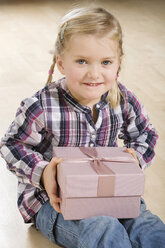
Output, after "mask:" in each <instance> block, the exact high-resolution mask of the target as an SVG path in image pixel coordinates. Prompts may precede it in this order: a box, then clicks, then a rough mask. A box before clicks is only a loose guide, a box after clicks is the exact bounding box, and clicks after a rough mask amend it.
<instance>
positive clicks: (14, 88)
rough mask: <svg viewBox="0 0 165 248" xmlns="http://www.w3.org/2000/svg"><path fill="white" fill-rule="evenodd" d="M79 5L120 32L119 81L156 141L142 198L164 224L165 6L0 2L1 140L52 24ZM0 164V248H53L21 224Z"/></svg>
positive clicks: (39, 73) (39, 68)
mask: <svg viewBox="0 0 165 248" xmlns="http://www.w3.org/2000/svg"><path fill="white" fill-rule="evenodd" d="M79 2H80V3H82V2H83V3H87V4H89V3H91V2H95V3H96V4H98V5H99V6H103V7H106V8H107V9H108V10H110V11H111V12H112V13H113V14H114V15H116V16H117V17H118V19H119V20H120V23H121V25H122V27H123V32H124V53H125V55H124V59H123V63H122V71H121V74H120V80H121V81H122V82H123V83H124V84H125V85H126V86H127V87H129V88H130V89H131V90H133V91H134V92H135V93H136V95H137V96H138V97H139V98H140V99H141V101H142V102H143V103H144V105H145V107H146V110H147V112H148V114H149V116H150V119H151V121H152V123H153V124H154V126H155V127H156V128H157V130H158V132H159V137H160V138H159V142H158V145H157V147H156V154H157V155H156V158H155V161H154V163H153V165H152V166H151V167H150V168H148V169H147V170H146V171H145V174H146V187H145V193H144V199H145V200H146V203H147V206H148V208H149V209H150V210H151V211H152V212H153V213H155V214H157V215H158V216H160V217H161V219H162V220H163V221H164V222H165V124H164V123H165V114H164V113H165V70H164V64H165V45H164V44H165V33H164V27H165V1H160V0H157V1H155V0H150V1H148V0H122V1H121V0H120V1H117V0H114V1H111V0H109V1H102V0H100V1H69V0H68V1H67V0H66V1H64V0H60V1H46V0H45V1H25V2H24V1H20V2H18V1H16V2H15V1H12V0H11V1H5V0H4V1H0V61H1V62H0V136H2V135H4V133H5V131H6V130H7V128H8V126H9V125H10V123H11V121H12V120H13V118H14V115H15V112H16V109H17V107H18V106H19V103H20V101H21V100H22V99H23V98H25V97H28V96H31V95H32V94H33V93H35V92H36V91H37V90H38V89H40V88H42V87H43V85H44V84H45V81H46V78H47V72H48V69H49V65H50V64H51V59H52V55H51V54H50V50H52V49H53V45H54V40H55V37H56V32H57V30H56V28H57V25H56V24H57V22H58V20H59V18H60V16H61V15H63V14H64V13H65V12H66V11H68V10H69V9H70V8H72V7H74V6H79V5H80V6H81V5H82V4H79ZM58 77H60V75H59V74H58V73H56V78H58ZM0 165H1V166H0V199H1V203H0V247H1V248H17V247H21V248H29V247H30V248H37V247H38V248H45V247H47V248H50V247H55V246H54V245H53V244H51V243H50V242H49V241H48V240H47V239H46V238H45V237H44V236H43V235H42V234H40V233H39V232H37V231H36V230H35V229H34V228H33V227H31V226H30V225H25V224H24V223H23V221H22V218H21V216H20V214H19V213H18V210H17V206H16V198H17V192H16V190H17V182H16V178H15V177H14V176H13V175H12V174H11V173H9V172H8V171H7V170H6V168H5V162H4V161H3V160H2V159H1V158H0Z"/></svg>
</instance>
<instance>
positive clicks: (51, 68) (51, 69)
mask: <svg viewBox="0 0 165 248" xmlns="http://www.w3.org/2000/svg"><path fill="white" fill-rule="evenodd" d="M55 64H56V55H55V54H54V56H53V63H52V65H51V67H50V69H49V76H48V80H47V82H46V85H48V84H50V83H51V82H52V75H53V73H54V67H55Z"/></svg>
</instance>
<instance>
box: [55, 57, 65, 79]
mask: <svg viewBox="0 0 165 248" xmlns="http://www.w3.org/2000/svg"><path fill="white" fill-rule="evenodd" d="M63 64H64V62H63V58H62V56H60V55H57V56H56V65H57V68H58V70H59V71H60V72H61V74H63V75H65V72H64V65H63Z"/></svg>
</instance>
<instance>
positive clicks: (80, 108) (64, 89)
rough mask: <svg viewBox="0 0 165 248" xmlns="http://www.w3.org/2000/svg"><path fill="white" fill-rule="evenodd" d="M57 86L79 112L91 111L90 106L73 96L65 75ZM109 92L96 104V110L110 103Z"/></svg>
mask: <svg viewBox="0 0 165 248" xmlns="http://www.w3.org/2000/svg"><path fill="white" fill-rule="evenodd" d="M57 88H58V90H59V93H61V94H62V95H63V96H64V98H65V99H66V100H67V102H68V103H69V104H70V105H72V106H73V108H74V109H75V110H76V111H78V112H84V113H89V112H91V109H90V108H89V107H88V106H83V105H81V104H80V103H79V102H77V100H76V99H75V98H74V97H73V96H72V94H71V93H70V91H69V89H68V88H67V85H66V78H65V77H63V78H61V79H60V80H59V81H58V84H57ZM107 94H108V92H106V93H105V94H103V95H102V97H101V101H100V102H98V103H96V104H95V108H96V110H100V109H103V108H104V107H105V106H106V105H107V104H108V103H107V101H106V97H107Z"/></svg>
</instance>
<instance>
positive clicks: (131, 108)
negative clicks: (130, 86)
mask: <svg viewBox="0 0 165 248" xmlns="http://www.w3.org/2000/svg"><path fill="white" fill-rule="evenodd" d="M125 106H126V110H125V114H126V118H125V122H124V125H123V126H122V128H121V132H120V134H119V138H120V139H123V140H124V144H125V146H126V147H128V148H130V147H131V148H134V149H135V151H136V155H137V157H138V160H139V163H140V166H141V168H142V169H145V168H146V167H148V166H150V165H151V162H152V160H153V158H154V155H155V152H154V148H155V145H156V141H157V139H158V134H157V132H156V130H155V128H154V127H153V125H152V124H151V123H150V120H149V117H148V115H147V113H146V111H145V108H144V106H143V105H142V104H141V103H140V102H139V101H138V99H137V97H136V96H135V95H134V94H133V93H131V92H129V93H128V97H127V100H126V102H125Z"/></svg>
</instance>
